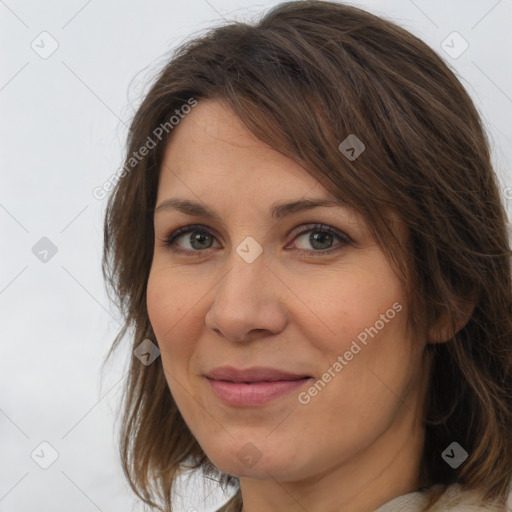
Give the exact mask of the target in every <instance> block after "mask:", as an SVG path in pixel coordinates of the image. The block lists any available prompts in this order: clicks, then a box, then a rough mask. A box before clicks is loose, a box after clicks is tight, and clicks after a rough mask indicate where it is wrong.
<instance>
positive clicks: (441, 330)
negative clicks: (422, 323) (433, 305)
mask: <svg viewBox="0 0 512 512" xmlns="http://www.w3.org/2000/svg"><path fill="white" fill-rule="evenodd" d="M459 304H460V306H461V308H460V309H461V312H460V314H459V316H458V317H457V318H456V319H455V332H453V331H452V329H451V325H450V319H449V317H448V313H447V312H446V310H445V311H443V313H442V314H441V315H440V317H439V318H438V320H437V322H436V324H435V325H434V326H432V327H431V328H430V329H429V331H428V343H445V342H447V341H448V340H450V339H451V338H453V336H455V334H456V333H457V332H459V331H460V330H461V329H462V328H463V327H464V326H465V325H466V324H467V323H468V322H469V319H470V318H471V315H472V314H473V311H474V310H475V306H476V294H473V296H472V298H471V299H465V300H460V301H459Z"/></svg>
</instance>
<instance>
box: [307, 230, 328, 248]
mask: <svg viewBox="0 0 512 512" xmlns="http://www.w3.org/2000/svg"><path fill="white" fill-rule="evenodd" d="M325 239H327V244H326V245H327V246H328V245H329V243H330V242H332V235H331V234H330V233H325V232H318V231H317V232H316V233H311V235H310V237H309V241H310V242H311V245H312V246H313V247H315V244H316V243H317V242H320V245H322V240H323V241H324V244H325ZM325 248H326V246H323V247H317V249H325Z"/></svg>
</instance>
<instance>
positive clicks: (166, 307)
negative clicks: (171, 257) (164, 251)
mask: <svg viewBox="0 0 512 512" xmlns="http://www.w3.org/2000/svg"><path fill="white" fill-rule="evenodd" d="M146 295H147V298H146V305H147V310H148V316H149V320H150V322H151V326H152V327H153V331H154V333H155V335H156V338H157V340H158V344H159V346H160V351H161V356H162V361H163V363H164V367H165V368H170V366H169V364H175V363H178V362H180V361H182V360H183V358H185V357H187V356H188V354H189V353H190V352H191V350H192V348H193V343H192V342H193V340H194V339H197V335H198V334H197V333H193V332H186V331H190V330H191V329H199V330H200V329H201V325H202V324H201V322H199V320H198V319H197V318H196V321H191V318H193V317H194V315H197V312H198V309H199V307H200V305H199V304H197V302H198V299H197V297H196V296H192V294H190V292H187V287H186V286H180V284H179V283H177V282H176V279H172V282H171V279H170V278H169V277H168V276H166V273H165V272H153V271H152V272H151V273H150V276H149V280H148V286H147V294H146ZM183 340H190V341H191V343H183ZM170 352H172V358H168V357H167V355H168V353H170Z"/></svg>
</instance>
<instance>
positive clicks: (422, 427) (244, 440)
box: [103, 1, 512, 512]
mask: <svg viewBox="0 0 512 512" xmlns="http://www.w3.org/2000/svg"><path fill="white" fill-rule="evenodd" d="M119 178H120V179H119V181H118V182H117V184H116V187H115V190H114V191H113V193H112V195H111V197H110V199H109V204H108V209H107V213H106V218H105V248H104V261H103V265H104V273H105V277H106V279H107V281H108V283H109V284H110V286H111V289H112V291H113V292H114V293H115V294H116V296H115V298H116V300H117V302H118V304H120V305H121V308H122V310H123V313H124V315H125V318H126V324H125V326H124V328H123V330H122V331H121V332H120V333H119V336H118V337H117V338H116V340H115V341H114V344H113V347H112V350H113V349H114V348H115V347H116V346H117V345H118V344H119V342H120V340H121V338H122V337H123V336H124V335H125V334H126V333H127V332H128V330H129V329H130V330H131V331H130V333H131V335H132V341H131V342H132V343H133V348H134V354H135V356H136V357H134V358H133V359H132V361H131V367H130V371H129V375H128V380H127V384H126V394H125V400H124V422H123V430H122V434H123V436H122V439H123V442H122V446H121V455H122V461H123V467H124V470H125V473H126V475H127V477H128V480H129V482H130V484H131V486H132V488H133V489H134V491H135V492H136V493H137V494H138V496H139V497H140V498H141V499H143V500H144V501H145V502H146V503H148V504H150V505H151V506H155V507H158V508H159V510H166V511H170V510H172V505H171V496H172V491H173V486H174V485H175V482H176V479H177V478H178V477H179V476H180V474H181V473H182V472H183V470H184V469H187V468H192V469H198V468H201V470H202V472H203V473H204V474H205V475H207V476H210V477H212V476H213V477H216V478H218V479H219V481H220V482H221V483H222V484H223V485H224V486H225V488H228V487H230V486H234V488H235V491H236V493H235V495H234V497H233V498H232V499H231V500H230V501H229V502H228V503H227V504H226V505H225V506H224V507H222V508H221V509H220V510H221V511H237V512H238V511H240V510H242V511H243V512H258V511H269V510H279V511H296V510H297V511H299V510H308V512H315V511H317V510H323V511H351V512H352V511H354V510H357V511H374V510H377V511H378V512H390V511H394V510H415V511H416V510H418V511H419V510H431V511H435V510H443V511H444V510H450V511H455V510H464V511H465V512H467V511H468V510H495V511H498V510H501V511H502V510H506V508H505V501H506V498H507V495H508V492H509V486H510V477H511V473H512V439H511V436H510V425H511V424H512V421H511V417H512V395H511V389H512V373H511V371H512V365H511V362H512V283H511V273H510V254H511V253H510V246H509V243H508V239H507V230H506V214H505V210H504V207H503V205H502V203H501V199H500V194H499V189H498V185H497V180H496V177H495V174H494V171H493V169H492V166H491V162H490V155H489V148H488V143H487V139H486V135H485V133H484V130H483V127H482V124H481V121H480V118H479V116H478V113H477V111H476V109H475V107H474V105H473V103H472V101H471V99H470V98H469V96H468V94H467V93H466V91H465V90H464V88H463V87H462V85H461V84H460V82H459V81H458V80H457V79H456V77H455V76H454V74H453V73H452V72H451V71H450V70H449V69H448V67H447V66H446V64H444V62H443V61H442V60H441V59H440V58H439V57H438V56H437V54H436V53H435V52H434V51H432V50H431V49H430V48H429V47H428V46H427V45H426V44H424V43H423V42H421V41H420V40H419V39H417V38H416V37H415V36H413V35H412V34H410V33H409V32H407V31H405V30H404V29H402V28H400V27H398V26H397V25H395V24H393V23H391V22H389V21H387V20H384V19H382V18H380V17H377V16H375V15H372V14H370V13H367V12H365V11H363V10H360V9H357V8H355V7H351V6H346V5H343V4H338V3H331V2H317V1H303V2H287V3H283V4H281V5H279V6H278V7H276V8H274V9H273V10H272V11H270V12H269V13H268V14H267V15H266V16H265V17H264V18H263V19H262V20H260V21H259V22H258V23H256V24H255V25H248V24H244V23H232V24H229V25H226V26H224V27H220V28H217V29H214V30H212V31H210V32H209V33H208V34H206V35H205V36H203V37H200V38H198V39H195V40H193V41H191V42H189V43H188V44H186V45H184V46H183V47H181V48H180V49H179V50H178V51H177V52H176V54H175V55H174V56H173V58H172V59H171V61H170V62H169V63H168V64H167V65H166V66H165V68H164V69H163V70H162V71H161V73H160V74H159V76H158V78H157V80H156V81H155V83H154V85H153V86H152V88H151V89H150V91H149V92H148V94H147V95H146V97H145V99H144V101H143V103H142V104H141V106H140V108H139V110H138V111H137V113H136V115H135V117H134V120H133V122H132V124H131V127H130V132H129V140H128V152H127V157H126V162H125V166H124V169H123V171H122V172H121V173H120V176H119ZM157 347H158V348H157ZM158 355H160V356H161V357H157V356H158ZM406 507H408V508H406Z"/></svg>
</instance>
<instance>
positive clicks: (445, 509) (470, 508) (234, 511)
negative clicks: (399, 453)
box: [217, 483, 512, 512]
mask: <svg viewBox="0 0 512 512" xmlns="http://www.w3.org/2000/svg"><path fill="white" fill-rule="evenodd" d="M510 489H511V493H512V483H511V487H510ZM443 490H444V492H443ZM439 494H440V497H439V499H438V500H437V501H436V502H435V503H434V504H433V505H432V506H431V507H430V508H426V507H427V506H428V503H429V501H430V499H431V498H432V497H435V496H436V495H439ZM241 510H242V509H241V499H240V494H235V495H234V496H233V497H232V498H230V500H229V501H228V502H226V503H225V504H224V505H223V506H222V507H221V508H219V509H218V510H217V512H241ZM261 512H264V511H261ZM375 512H512V494H511V496H510V497H509V500H508V502H507V505H506V506H505V507H503V505H501V506H500V505H492V504H484V503H482V501H481V500H480V496H479V494H478V493H476V492H475V491H470V490H464V489H463V488H462V486H460V485H459V484H453V485H450V486H448V487H446V486H444V485H439V484H438V485H434V486H432V487H429V488H428V489H425V490H422V491H415V492H410V493H408V494H404V495H402V496H398V497H396V498H393V499H392V500H391V501H388V502H387V503H385V504H384V505H381V506H380V507H379V508H378V509H377V510H376V511H375Z"/></svg>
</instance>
